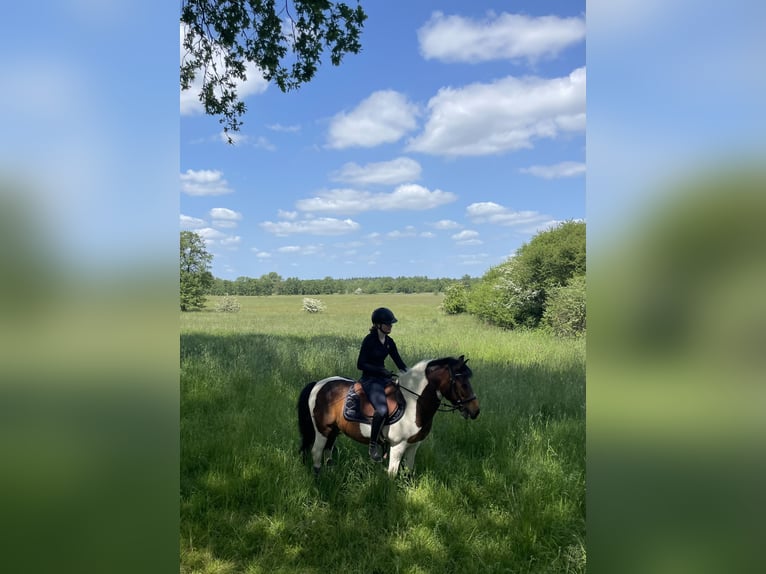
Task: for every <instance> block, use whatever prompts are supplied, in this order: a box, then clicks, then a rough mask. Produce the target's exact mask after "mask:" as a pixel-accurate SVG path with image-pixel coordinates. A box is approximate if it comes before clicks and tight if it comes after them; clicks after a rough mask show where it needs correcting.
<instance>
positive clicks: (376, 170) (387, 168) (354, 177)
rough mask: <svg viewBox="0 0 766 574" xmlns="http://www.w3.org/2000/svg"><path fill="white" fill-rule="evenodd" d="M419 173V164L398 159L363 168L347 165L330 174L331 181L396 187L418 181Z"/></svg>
mask: <svg viewBox="0 0 766 574" xmlns="http://www.w3.org/2000/svg"><path fill="white" fill-rule="evenodd" d="M420 172H421V167H420V164H419V163H418V162H416V161H415V160H414V159H410V158H407V157H399V158H396V159H394V160H391V161H383V162H378V163H368V164H367V165H364V166H360V165H357V164H355V163H353V162H351V163H347V164H344V165H343V167H341V169H340V170H339V171H336V172H334V173H333V174H331V179H332V180H333V181H342V182H344V183H351V184H356V185H372V184H382V185H396V184H398V183H405V182H412V181H415V180H417V179H420Z"/></svg>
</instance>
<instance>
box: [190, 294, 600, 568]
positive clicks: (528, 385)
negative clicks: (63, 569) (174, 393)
mask: <svg viewBox="0 0 766 574" xmlns="http://www.w3.org/2000/svg"><path fill="white" fill-rule="evenodd" d="M239 301H240V303H241V310H240V312H239V313H236V314H228V313H216V312H215V311H213V309H214V308H215V302H216V299H215V298H211V299H210V301H209V302H208V308H209V309H210V310H209V311H202V312H198V313H185V314H182V316H181V532H180V545H181V571H182V572H185V573H192V572H195V573H197V572H199V573H229V572H231V573H234V572H237V573H239V572H245V573H256V572H285V573H287V572H290V573H293V572H295V573H324V572H330V571H342V572H344V573H349V574H350V573H357V572H358V573H372V572H391V573H393V572H403V573H404V572H406V573H423V572H439V573H442V572H444V573H448V572H481V573H484V572H583V571H584V569H585V548H584V539H585V510H584V504H585V493H584V489H585V476H584V475H585V345H584V342H583V341H582V340H572V341H567V340H557V339H553V338H550V337H548V336H546V335H543V334H540V333H535V332H506V331H501V330H498V329H495V328H491V327H488V326H486V325H483V324H481V323H480V322H478V321H477V320H476V319H474V318H473V317H470V316H464V315H457V316H454V315H452V316H448V315H445V314H442V313H441V312H440V311H439V309H438V306H439V303H440V302H441V297H440V296H436V295H379V296H371V295H333V296H325V297H322V301H323V302H324V303H325V304H326V306H327V309H326V310H325V311H324V312H322V313H316V314H309V313H306V312H305V311H303V310H302V303H301V301H302V298H301V297H300V296H272V297H263V298H247V297H241V298H239ZM380 305H385V306H389V307H391V308H392V309H394V311H395V313H396V315H397V317H398V318H399V320H400V321H399V323H397V324H396V325H395V326H394V331H393V334H392V335H393V337H394V338H395V340H396V341H397V344H398V346H399V349H400V352H401V354H402V357H403V358H404V360H405V362H407V363H408V364H409V365H414V364H415V363H416V362H417V361H419V360H420V359H424V358H438V357H442V356H447V355H452V356H457V355H460V354H465V355H466V357H468V358H469V360H470V363H469V364H470V366H471V367H472V368H473V370H474V378H473V385H474V390H475V391H476V393H477V395H478V397H479V400H480V402H481V409H482V411H481V415H480V416H479V418H478V419H476V420H475V421H466V420H463V419H462V417H459V416H458V415H455V414H445V413H441V414H437V416H436V420H435V421H434V428H433V430H432V433H431V435H430V436H429V437H428V439H427V440H426V441H425V442H424V443H423V445H422V446H421V447H420V450H419V451H418V455H417V460H416V469H415V472H414V473H412V474H405V475H402V476H400V477H398V478H397V479H390V478H388V476H387V475H386V474H385V473H384V471H383V468H382V467H381V465H375V464H373V463H372V462H371V461H370V460H369V458H368V456H367V453H366V447H365V446H364V445H360V444H357V443H354V442H353V441H351V440H349V439H347V438H345V437H341V438H340V439H339V440H338V443H337V445H338V454H337V455H336V457H335V458H336V460H337V465H336V466H335V467H330V468H328V469H325V470H324V471H323V473H322V474H321V475H320V476H319V478H318V479H316V478H314V476H313V474H312V472H311V470H310V468H309V466H304V465H303V464H302V462H301V460H300V458H299V456H298V431H297V421H296V412H295V405H296V401H297V397H298V393H299V392H300V390H301V388H302V387H303V385H304V384H305V383H307V382H308V381H311V380H318V379H320V378H323V377H326V376H330V375H334V374H339V375H344V376H352V377H353V376H356V375H357V374H358V371H357V370H356V357H357V353H358V349H359V344H360V342H361V339H362V338H363V337H364V335H365V334H366V333H367V328H368V325H369V320H370V319H369V315H370V312H371V311H372V309H373V308H375V307H377V306H380Z"/></svg>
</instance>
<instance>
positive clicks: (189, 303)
mask: <svg viewBox="0 0 766 574" xmlns="http://www.w3.org/2000/svg"><path fill="white" fill-rule="evenodd" d="M212 260H213V256H212V255H211V254H210V253H208V252H207V250H206V249H205V242H204V240H203V239H202V237H200V236H199V235H197V234H196V233H194V232H192V231H182V232H181V257H180V277H179V279H180V300H181V311H192V310H194V309H201V308H202V307H204V306H205V292H206V291H207V290H208V289H209V288H210V286H211V285H212V284H213V274H212V273H210V262H211V261H212Z"/></svg>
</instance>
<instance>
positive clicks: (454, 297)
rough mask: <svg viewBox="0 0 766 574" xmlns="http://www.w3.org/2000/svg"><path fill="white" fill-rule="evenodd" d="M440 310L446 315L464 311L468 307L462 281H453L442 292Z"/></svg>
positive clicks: (466, 294)
mask: <svg viewBox="0 0 766 574" xmlns="http://www.w3.org/2000/svg"><path fill="white" fill-rule="evenodd" d="M441 308H442V311H444V312H445V313H447V314H448V315H457V314H458V313H465V312H466V310H467V308H468V293H467V291H466V288H465V285H464V284H463V283H453V284H451V285H449V286H448V287H447V289H446V290H445V292H444V301H442V304H441Z"/></svg>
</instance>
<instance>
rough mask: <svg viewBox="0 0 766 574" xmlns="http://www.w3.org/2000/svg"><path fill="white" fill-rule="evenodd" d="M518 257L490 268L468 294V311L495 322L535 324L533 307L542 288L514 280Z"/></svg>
mask: <svg viewBox="0 0 766 574" xmlns="http://www.w3.org/2000/svg"><path fill="white" fill-rule="evenodd" d="M515 266H516V260H515V259H510V260H508V261H506V262H505V263H502V264H500V265H497V266H496V267H492V268H490V270H489V271H487V273H486V274H485V275H484V277H483V278H482V280H481V283H479V284H478V285H476V286H474V287H473V289H472V290H471V293H470V296H469V298H468V312H469V313H471V314H473V315H476V316H477V317H479V318H480V319H482V320H484V321H487V322H488V323H490V324H492V325H497V326H499V327H503V328H504V329H513V328H515V327H534V326H536V323H535V322H534V320H533V317H534V313H533V311H532V310H533V309H534V308H536V307H537V306H538V305H539V304H540V303H539V299H540V297H539V292H537V291H535V290H532V289H528V288H525V287H524V286H522V285H520V284H519V282H518V281H516V280H515V278H514V276H515Z"/></svg>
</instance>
